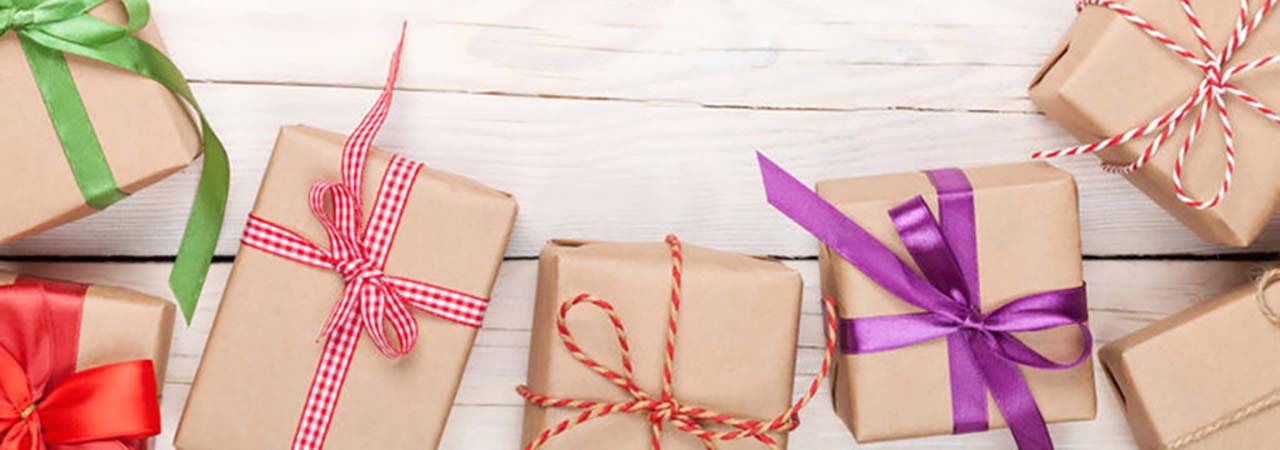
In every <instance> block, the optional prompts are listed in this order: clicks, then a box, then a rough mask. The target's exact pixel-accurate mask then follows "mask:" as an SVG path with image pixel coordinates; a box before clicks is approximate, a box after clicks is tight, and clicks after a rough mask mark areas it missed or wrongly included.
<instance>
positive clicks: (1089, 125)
mask: <svg viewBox="0 0 1280 450" xmlns="http://www.w3.org/2000/svg"><path fill="white" fill-rule="evenodd" d="M1191 3H1192V5H1193V7H1194V8H1195V11H1196V12H1197V13H1198V15H1199V17H1200V21H1201V23H1202V25H1203V26H1204V30H1205V32H1206V34H1207V35H1208V37H1209V41H1210V43H1211V44H1212V45H1213V48H1214V50H1215V51H1221V49H1222V48H1223V47H1224V46H1225V45H1226V43H1227V41H1228V40H1229V39H1230V38H1231V34H1232V30H1233V29H1234V24H1235V20H1236V18H1237V17H1238V15H1239V11H1240V2H1238V1H1222V0H1213V1H1208V0H1194V1H1192V2H1191ZM1249 3H1250V4H1251V6H1252V10H1253V11H1255V12H1256V11H1257V9H1258V8H1259V7H1260V6H1261V5H1262V4H1263V3H1264V1H1263V0H1252V1H1250V2H1249ZM1123 4H1124V5H1125V6H1128V7H1129V8H1130V9H1132V10H1133V11H1134V12H1136V13H1137V14H1138V15H1139V16H1141V17H1143V18H1145V19H1147V20H1148V21H1149V22H1151V23H1152V24H1153V25H1154V26H1155V27H1156V28H1157V29H1159V30H1160V31H1161V32H1163V33H1165V34H1167V35H1169V36H1170V37H1171V38H1173V39H1174V40H1175V41H1177V42H1178V43H1179V44H1180V45H1182V46H1183V47H1184V48H1187V49H1189V50H1191V51H1192V52H1193V53H1195V54H1196V55H1197V56H1202V51H1201V50H1200V45H1199V44H1198V41H1197V39H1196V37H1195V34H1194V33H1193V31H1192V28H1191V26H1190V24H1189V22H1188V20H1187V17H1186V15H1185V14H1184V13H1183V11H1182V8H1181V7H1180V6H1179V2H1177V1H1170V0H1128V1H1125V2H1123ZM1273 15H1274V14H1273ZM1277 52H1280V23H1277V21H1276V20H1275V18H1274V17H1273V18H1270V19H1269V20H1267V21H1264V22H1263V24H1262V26H1261V27H1259V28H1258V29H1257V30H1256V31H1255V32H1254V33H1253V34H1251V35H1250V36H1249V39H1248V41H1247V42H1246V44H1245V46H1244V47H1241V49H1240V50H1239V51H1238V52H1236V54H1235V56H1233V57H1232V58H1231V60H1230V61H1228V63H1227V64H1226V65H1227V66H1231V65H1234V64H1240V63H1244V62H1247V61H1251V60H1254V59H1257V58H1260V57H1263V56H1267V55H1271V54H1275V53H1277ZM1275 70H1276V69H1274V68H1265V69H1261V70H1259V71H1257V72H1253V73H1247V74H1243V75H1241V76H1240V77H1239V78H1235V79H1233V80H1232V83H1234V84H1236V85H1238V86H1239V87H1240V88H1241V89H1243V90H1244V91H1246V92H1249V93H1250V94H1252V95H1253V96H1255V97H1257V98H1259V99H1261V100H1262V101H1263V102H1266V103H1269V104H1271V105H1277V104H1280V103H1276V102H1280V81H1277V80H1276V78H1275V76H1274V73H1275V72H1274V71H1275ZM1204 77H1205V75H1204V72H1202V71H1201V70H1200V69H1198V68H1196V67H1195V66H1192V65H1191V64H1189V63H1188V62H1187V61H1186V60H1184V59H1182V58H1180V57H1178V56H1177V55H1175V54H1174V53H1173V52H1171V51H1169V50H1168V49H1167V48H1165V47H1164V46H1163V45H1161V44H1160V43H1158V42H1156V41H1155V40H1153V39H1152V38H1151V37H1149V36H1147V35H1146V34H1145V33H1143V32H1142V31H1141V30H1140V29H1139V28H1138V27H1136V26H1134V25H1133V24H1131V23H1129V22H1128V21H1126V20H1125V19H1124V18H1123V17H1121V16H1120V14H1117V13H1116V12H1114V11H1110V10H1108V9H1106V8H1102V7H1086V8H1084V10H1083V11H1082V12H1081V13H1080V15H1079V17H1078V18H1077V19H1076V21H1075V23H1073V24H1072V25H1071V28H1070V29H1068V30H1067V34H1066V35H1065V36H1064V37H1063V38H1062V40H1061V42H1060V43H1059V44H1058V46H1057V48H1056V49H1055V50H1053V52H1052V53H1051V56H1050V58H1049V60H1048V62H1046V63H1045V65H1044V67H1043V68H1042V69H1041V70H1040V73H1039V74H1038V75H1037V76H1036V78H1035V80H1034V81H1033V82H1032V84H1031V87H1030V91H1031V100H1032V101H1033V102H1035V104H1036V105H1037V106H1039V107H1040V109H1041V110H1043V111H1044V113H1045V114H1046V115H1048V116H1049V118H1051V119H1053V120H1054V121H1055V122H1057V123H1058V124H1060V125H1061V126H1062V127H1063V128H1066V129H1067V131H1069V132H1071V134H1073V135H1075V136H1076V137H1077V138H1079V139H1080V140H1081V141H1084V142H1094V141H1098V140H1101V139H1105V138H1108V137H1111V136H1115V135H1119V134H1121V133H1124V132H1125V131H1128V130H1129V129H1131V128H1134V127H1137V126H1140V125H1143V124H1146V123H1147V122H1148V121H1151V120H1153V119H1155V118H1157V117H1160V116H1162V115H1164V114H1165V113H1167V112H1169V111H1172V110H1174V109H1175V108H1177V107H1178V105H1180V104H1182V103H1183V102H1184V101H1186V99H1187V98H1188V97H1190V96H1191V93H1193V92H1195V90H1196V86H1197V85H1199V83H1200V82H1201V80H1203V79H1204ZM1224 98H1226V99H1227V100H1226V104H1227V111H1228V112H1229V113H1230V118H1231V125H1232V129H1233V130H1234V131H1235V133H1234V135H1235V138H1234V139H1235V149H1236V172H1235V175H1234V177H1233V178H1232V179H1233V181H1232V187H1231V190H1230V192H1229V193H1228V194H1227V196H1226V198H1225V199H1223V201H1222V202H1221V203H1220V204H1218V205H1217V206H1215V207H1213V208H1209V209H1203V210H1198V209H1195V208H1192V207H1190V206H1187V205H1185V204H1184V203H1183V202H1182V201H1181V200H1179V199H1178V197H1177V195H1176V191H1175V190H1174V182H1173V168H1174V165H1175V163H1176V160H1177V154H1178V147H1179V146H1181V145H1182V142H1183V140H1184V139H1185V137H1186V136H1187V132H1188V130H1189V129H1190V128H1191V122H1193V121H1194V120H1195V117H1194V115H1195V114H1197V113H1198V112H1199V108H1198V107H1197V108H1195V109H1193V111H1192V112H1191V116H1190V117H1187V118H1186V119H1185V120H1183V122H1182V124H1181V125H1179V127H1178V130H1177V132H1175V133H1174V134H1173V135H1172V136H1171V137H1170V138H1169V139H1168V140H1166V141H1165V142H1164V144H1163V145H1162V146H1161V149H1160V151H1159V152H1158V153H1156V155H1155V156H1153V157H1152V159H1151V160H1150V161H1149V162H1148V163H1147V164H1146V166H1145V167H1143V168H1142V169H1140V170H1138V171H1137V172H1134V173H1132V174H1129V175H1126V176H1125V178H1127V179H1128V180H1129V182H1130V183H1132V184H1133V185H1134V186H1135V187H1137V188H1138V189H1140V190H1141V191H1142V192H1144V193H1145V194H1146V195H1147V196H1148V197H1150V198H1151V199H1152V200H1154V201H1155V202H1156V203H1157V204H1159V205H1160V206H1161V207H1162V208H1164V210H1165V211H1167V212H1168V213H1169V214H1171V215H1173V216H1174V217H1175V218H1177V219H1178V220H1179V221H1181V222H1182V223H1183V224H1184V225H1186V226H1187V227H1188V228H1190V229H1191V230H1192V231H1194V232H1195V233H1196V234H1197V235H1198V236H1200V238H1202V239H1204V240H1207V241H1210V242H1216V243H1221V244H1228V245H1233V246H1238V247H1243V246H1246V245H1249V244H1250V243H1251V242H1253V240H1254V239H1256V238H1257V237H1258V234H1259V233H1261V232H1262V228H1263V226H1264V225H1266V223H1267V220H1268V219H1269V218H1270V217H1271V215H1272V214H1273V213H1274V212H1275V206H1276V202H1277V200H1280V177H1276V176H1275V173H1276V171H1277V170H1278V169H1280V152H1277V151H1276V150H1275V143H1276V142H1278V141H1280V125H1278V124H1276V123H1274V122H1271V121H1270V120H1268V119H1267V118H1266V117H1264V116H1263V115H1262V114H1259V113H1258V112H1257V111H1255V110H1253V108H1251V107H1249V106H1248V105H1247V104H1245V103H1244V102H1242V101H1240V100H1239V99H1233V98H1231V96H1225V97H1224ZM1222 133H1223V129H1222V125H1221V121H1220V120H1219V119H1218V117H1217V114H1216V112H1211V113H1210V114H1209V117H1207V118H1206V119H1205V123H1204V127H1203V128H1202V129H1201V131H1200V134H1199V136H1198V137H1197V138H1196V141H1195V144H1194V145H1193V146H1192V148H1191V151H1190V152H1189V154H1188V155H1187V158H1186V162H1185V166H1184V168H1183V180H1182V182H1183V185H1184V186H1185V187H1186V189H1187V192H1188V193H1189V194H1190V195H1191V197H1193V198H1195V199H1197V200H1208V199H1209V198H1211V197H1213V195H1214V194H1215V193H1216V192H1217V191H1218V188H1219V187H1220V185H1221V183H1222V178H1223V171H1224V169H1225V167H1226V158H1225V156H1224V154H1223V151H1224V149H1225V144H1224V142H1223V139H1222V135H1223V134H1222ZM1152 140H1153V137H1151V136H1148V137H1146V138H1140V139H1135V140H1133V141H1131V142H1129V143H1127V144H1124V145H1120V146H1117V147H1113V148H1111V149H1108V150H1103V151H1101V152H1098V153H1097V155H1098V156H1099V157H1100V158H1101V159H1102V160H1103V161H1105V162H1108V163H1114V164H1129V163H1131V162H1133V161H1135V160H1137V159H1138V156H1139V155H1141V154H1142V153H1143V151H1145V150H1146V148H1147V146H1148V145H1150V144H1151V141H1152Z"/></svg>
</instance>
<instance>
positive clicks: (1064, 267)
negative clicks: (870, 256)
mask: <svg viewBox="0 0 1280 450" xmlns="http://www.w3.org/2000/svg"><path fill="white" fill-rule="evenodd" d="M964 174H965V175H966V176H967V177H968V179H969V181H970V183H971V184H972V186H973V196H974V211H975V216H976V237H977V259H978V278H979V284H980V285H981V304H982V309H983V311H988V312H989V311H992V310H994V309H995V308H998V307H999V306H1001V305H1003V304H1005V303H1006V302H1009V301H1012V300H1014V299H1017V298H1020V297H1023V296H1026V295H1030V294H1034V293H1039V292H1046V291H1053V290H1059V289H1069V288H1073V287H1077V286H1080V285H1081V283H1082V274H1081V270H1082V269H1081V257H1080V234H1079V225H1078V220H1077V209H1076V189H1075V182H1074V180H1073V179H1072V178H1071V176H1070V175H1068V174H1067V173H1065V172H1062V171H1060V170H1057V169H1054V168H1052V167H1050V166H1049V165H1047V164H1042V163H1027V164H1012V165H1002V166H989V167H981V168H974V169H966V170H964ZM817 192H818V194H819V195H820V196H821V197H822V198H823V199H825V200H826V201H828V202H830V203H831V204H832V205H834V206H835V207H836V208H837V209H839V210H840V212H842V213H844V214H845V215H846V216H848V217H849V218H851V219H852V220H853V221H854V222H856V223H857V224H858V225H859V226H861V227H862V228H864V229H866V230H867V232H869V233H870V234H871V235H872V236H874V237H875V238H876V239H877V240H879V241H880V242H882V243H883V244H884V245H886V246H887V247H888V248H889V249H890V250H892V251H893V252H894V253H895V254H897V256H898V257H899V258H900V259H902V260H903V261H909V262H910V264H911V267H912V268H913V269H914V270H917V271H918V270H919V268H918V267H917V266H916V265H915V262H914V261H913V259H912V258H910V255H908V253H907V251H906V248H905V246H904V245H903V243H902V241H901V239H900V237H899V235H898V233H897V231H896V230H895V228H894V225H893V223H892V221H891V219H890V215H889V214H888V211H889V210H890V209H892V208H894V207H896V206H898V205H900V204H902V203H903V202H904V201H906V200H908V199H910V198H912V197H915V196H917V195H921V196H923V197H924V200H925V202H926V203H927V204H928V205H929V206H930V209H931V210H932V211H937V210H938V206H937V196H936V191H935V188H934V186H933V185H932V184H931V183H930V180H929V178H928V176H927V175H926V174H924V173H906V174H896V175H881V176H871V177H862V178H849V179H840V180H829V181H823V182H820V183H818V185H817ZM819 259H820V266H821V270H822V280H823V281H822V283H823V292H824V295H828V296H832V297H834V298H835V300H836V305H837V311H838V314H839V316H840V317H841V318H842V319H858V318H867V317H880V316H896V315H902V314H913V313H919V312H921V310H920V309H918V308H916V307H914V306H911V305H909V304H907V303H906V302H904V301H902V300H901V299H899V298H897V297H895V296H893V295H892V294H890V293H889V292H888V291H886V290H884V288H882V287H881V286H880V285H878V284H877V283H876V282H874V281H873V280H872V279H870V278H868V277H867V276H866V275H864V274H862V273H861V272H859V271H858V270H857V269H856V268H854V267H853V266H852V265H851V264H849V262H848V261H846V260H844V259H843V258H842V257H840V256H839V255H836V254H834V252H833V251H832V250H831V249H830V248H828V247H827V246H825V245H824V246H823V247H822V250H821V252H820V253H819ZM1017 335H1018V338H1019V339H1020V340H1021V341H1023V342H1024V343H1026V344H1027V345H1028V346H1030V347H1031V348H1032V349H1034V350H1036V351H1038V352H1040V353H1042V354H1044V355H1045V356H1047V357H1049V358H1050V359H1052V360H1054V361H1061V362H1066V361H1072V360H1074V359H1075V358H1076V357H1077V356H1078V355H1079V354H1080V352H1081V350H1082V349H1083V345H1084V343H1083V342H1082V339H1081V331H1080V330H1079V329H1078V328H1076V327H1062V328H1055V329H1050V330H1045V331H1037V332H1030V333H1017ZM1092 367H1093V365H1092V362H1091V361H1090V360H1086V361H1085V362H1084V363H1082V364H1080V365H1078V366H1075V367H1073V368H1070V369H1066V370H1043V369H1035V368H1029V367H1026V366H1019V367H1018V369H1019V371H1020V372H1021V373H1022V376H1023V377H1024V378H1025V380H1026V382H1027V385H1028V386H1029V387H1030V390H1031V393H1032V395H1033V396H1034V397H1035V401H1036V403H1037V404H1038V405H1039V409H1040V412H1041V413H1042V415H1043V417H1044V419H1045V420H1046V421H1047V422H1050V423H1052V422H1062V421H1069V420H1085V419H1091V418H1093V417H1094V415H1095V413H1096V398H1095V394H1094V387H1093V386H1094V383H1093V368H1092ZM833 370H834V373H833V376H832V395H833V399H834V404H835V409H836V413H837V414H838V415H839V416H840V417H841V419H843V420H844V422H845V423H846V425H848V427H849V428H850V430H852V431H853V433H854V435H855V437H857V438H858V440H859V441H860V442H874V441H882V440H889V439H897V438H906V437H918V436H928V435H939V434H951V433H952V432H953V427H954V426H955V421H954V418H953V416H952V414H953V413H952V403H951V402H952V399H951V379H950V376H951V375H950V371H949V368H948V349H947V341H946V340H945V339H935V340H932V341H928V342H925V343H921V344H916V345H912V346H908V347H903V348H900V349H896V350H889V351H885V352H881V353H867V354H842V355H839V356H838V357H837V359H836V364H835V367H834V369H833ZM987 411H988V412H989V413H988V414H989V420H990V426H991V427H992V428H997V427H1004V426H1006V424H1005V420H1004V418H1002V417H1001V416H1000V412H999V409H998V408H997V407H996V405H995V404H994V403H993V402H992V401H991V400H990V396H989V394H988V408H987Z"/></svg>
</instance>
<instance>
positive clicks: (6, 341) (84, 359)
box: [0, 272, 175, 450]
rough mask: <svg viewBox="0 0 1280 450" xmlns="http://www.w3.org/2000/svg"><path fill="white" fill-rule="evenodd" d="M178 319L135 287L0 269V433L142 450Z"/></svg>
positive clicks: (156, 423) (38, 441)
mask: <svg viewBox="0 0 1280 450" xmlns="http://www.w3.org/2000/svg"><path fill="white" fill-rule="evenodd" d="M174 314H175V308H174V305H173V304H172V303H170V302H168V301H166V300H163V299H159V298H156V297H152V296H149V295H145V294H141V293H138V292H135V291H132V290H129V289H123V288H116V287H108V286H98V285H92V286H90V285H81V284H75V283H69V282H62V281H52V280H46V279H40V278H33V277H28V276H23V275H15V274H11V273H4V272H0V436H5V437H6V439H16V441H15V442H14V443H15V444H18V447H21V448H27V447H25V446H23V444H25V443H29V442H34V443H35V445H33V447H31V448H44V447H43V445H45V444H48V445H54V446H55V447H56V448H63V447H58V445H64V444H81V445H91V444H87V443H88V442H99V441H100V442H102V443H99V444H97V445H113V444H105V443H106V442H111V443H116V442H118V443H119V444H123V445H124V447H121V448H129V449H131V450H142V449H145V448H146V442H145V441H144V439H145V438H148V437H150V436H153V435H156V434H158V433H159V432H160V410H159V404H158V401H159V400H158V396H159V389H158V388H159V386H161V385H162V383H163V381H164V374H165V367H166V365H167V362H168V360H169V343H170V341H171V339H172V336H173V324H174ZM15 362H16V366H15V365H12V363H15ZM15 369H16V370H15ZM19 397H21V398H19ZM11 409H12V411H11ZM24 428H25V431H24ZM6 442H9V441H6ZM116 445H118V444H116ZM77 448H78V447H77ZM110 448H117V447H115V446H111V447H110Z"/></svg>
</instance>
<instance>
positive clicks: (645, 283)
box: [520, 238, 802, 450]
mask: <svg viewBox="0 0 1280 450" xmlns="http://www.w3.org/2000/svg"><path fill="white" fill-rule="evenodd" d="M672 239H673V238H669V243H674V244H673V245H675V246H677V247H676V249H675V250H674V252H675V253H676V254H680V255H682V256H680V257H678V258H677V260H676V262H675V263H676V265H675V266H674V267H675V268H674V269H673V249H672V248H669V245H668V244H662V243H658V242H654V243H615V242H593V241H570V240H557V241H552V242H551V243H550V244H548V245H547V246H546V248H544V249H543V251H542V254H541V257H540V259H539V263H538V288H537V300H536V303H535V304H534V322H533V336H532V339H531V341H530V350H529V379H528V385H527V387H522V388H521V389H520V392H521V393H522V395H524V396H525V398H526V399H527V400H529V401H530V402H531V404H529V405H527V406H526V407H525V415H524V434H523V441H522V444H529V445H530V446H529V447H526V448H542V449H547V450H551V449H581V448H600V447H601V446H604V447H608V448H610V449H617V450H632V449H634V450H640V449H649V448H658V445H655V443H653V442H652V440H653V439H654V435H653V429H652V428H653V425H654V424H655V423H656V424H660V425H664V426H665V432H662V433H660V434H659V437H658V439H659V440H660V443H661V448H663V449H690V450H692V449H701V448H705V447H704V446H703V444H702V443H700V442H699V440H698V439H697V438H695V437H694V436H693V434H694V433H687V432H683V431H681V430H680V429H679V428H678V426H679V423H677V422H673V421H670V420H664V418H663V417H662V416H661V415H654V414H655V413H654V412H653V411H652V410H649V409H646V408H644V407H643V406H636V404H634V403H633V404H631V405H630V406H631V408H632V409H634V411H631V412H630V413H624V412H619V411H618V410H629V409H628V408H627V407H625V406H623V405H626V404H627V403H628V402H632V401H635V402H641V400H642V397H643V398H648V399H652V400H654V403H653V404H651V405H657V406H658V407H657V408H655V409H658V410H661V409H662V408H661V405H662V400H663V399H666V398H667V396H666V395H665V394H664V392H669V394H670V399H671V400H672V401H673V402H674V403H678V404H680V405H684V406H686V407H688V408H705V409H709V410H714V411H718V412H719V413H723V414H726V415H728V416H732V417H735V418H741V419H743V420H761V421H767V420H769V419H771V418H773V417H775V416H778V415H779V414H781V413H785V412H786V411H787V410H788V407H789V406H790V405H791V400H792V386H793V382H794V376H795V355H796V339H797V324H798V321H799V317H800V299H801V290H802V281H801V279H800V274H799V273H797V272H796V271H795V270H792V269H790V268H788V267H786V266H784V265H783V264H781V263H780V262H778V261H774V260H770V259H766V258H756V257H751V256H746V255H738V254H732V253H725V252H720V251H716V250H711V249H706V248H702V247H696V246H690V245H685V246H683V250H682V251H681V250H680V249H679V244H678V243H676V242H675V241H673V240H672ZM673 270H674V272H673ZM673 274H674V275H675V283H676V285H679V286H680V288H679V290H676V291H673ZM681 283H682V284H681ZM587 294H589V297H588V296H587ZM673 296H675V297H676V298H678V302H676V304H678V307H677V312H673V310H672V306H671V305H672V304H673ZM580 297H581V298H580ZM595 299H599V300H600V301H603V302H606V303H607V304H608V305H610V308H612V311H614V312H616V317H615V320H616V321H618V322H620V325H619V326H625V336H626V345H625V348H621V347H620V346H619V345H620V344H619V341H618V337H616V335H615V332H616V331H617V330H615V325H613V324H612V323H611V321H610V320H609V317H608V316H606V314H605V313H604V312H602V311H597V310H588V308H585V307H584V308H581V310H575V311H571V313H570V311H568V308H572V307H574V306H577V303H579V302H582V301H584V300H586V301H591V300H595ZM561 311H564V314H566V316H565V322H564V325H563V328H561V327H560V326H558V325H557V317H558V316H557V315H558V314H559V313H560V312H561ZM669 320H670V322H668V321H669ZM668 325H671V326H672V327H678V334H676V335H675V338H674V341H673V342H674V345H673V346H672V347H670V348H671V350H673V351H674V353H673V358H674V359H672V363H671V364H672V365H671V366H670V367H671V372H670V378H669V379H670V389H669V391H668V390H664V389H663V385H664V383H663V379H664V374H665V373H667V372H666V371H665V370H664V367H665V366H666V363H665V357H664V353H665V351H666V349H668V346H667V342H668V340H667V339H668V331H669V330H668V328H669V327H668ZM561 330H564V331H563V332H570V333H572V335H571V340H569V341H562V337H561V336H560V333H562V331H561ZM566 342H572V343H573V344H572V345H573V346H574V348H577V349H579V350H580V351H579V352H578V353H581V355H582V356H584V357H586V358H590V359H592V360H594V361H597V362H598V364H599V365H601V366H602V367H607V368H609V370H612V371H615V375H618V376H616V377H613V378H611V377H609V376H602V374H600V373H597V372H596V371H593V369H591V368H589V367H588V365H585V364H584V363H583V362H580V361H578V360H577V359H575V355H574V354H575V352H572V351H570V350H569V349H567V348H566ZM620 358H621V359H622V361H620ZM623 361H625V362H623ZM627 364H629V365H630V366H629V367H632V368H634V375H629V374H627V373H626V370H625V369H624V367H626V365H627ZM611 379H614V380H624V379H625V380H633V382H634V386H635V387H636V388H638V391H637V392H635V393H631V392H629V390H628V389H626V388H624V387H621V386H620V385H616V384H615V383H617V382H618V381H614V382H611V381H610V380H611ZM558 399H560V400H564V401H563V402H562V401H559V400H558ZM610 403H617V404H619V405H618V407H617V408H614V407H611V406H607V405H608V404H610ZM641 404H644V403H643V402H641ZM592 407H594V408H597V409H599V408H605V409H608V410H609V411H608V412H604V411H597V412H593V413H592V414H589V415H590V416H591V418H590V419H588V420H586V421H584V422H582V423H574V424H571V425H570V424H564V425H566V427H562V426H561V425H560V423H561V422H563V421H565V420H573V419H575V418H581V417H582V415H583V414H584V409H590V408H592ZM699 426H705V429H706V430H710V431H725V430H734V428H727V427H723V426H722V425H721V424H716V423H711V422H707V423H700V424H699ZM769 436H770V438H771V439H772V440H774V441H776V442H777V443H778V445H779V448H785V445H786V435H785V433H770V434H769ZM546 438H549V439H546ZM605 443H607V445H605ZM716 443H717V444H718V445H719V448H723V449H748V448H763V447H758V446H760V445H761V444H760V443H759V442H757V441H756V440H754V439H752V438H749V437H748V438H746V439H739V440H731V441H720V440H716Z"/></svg>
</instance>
